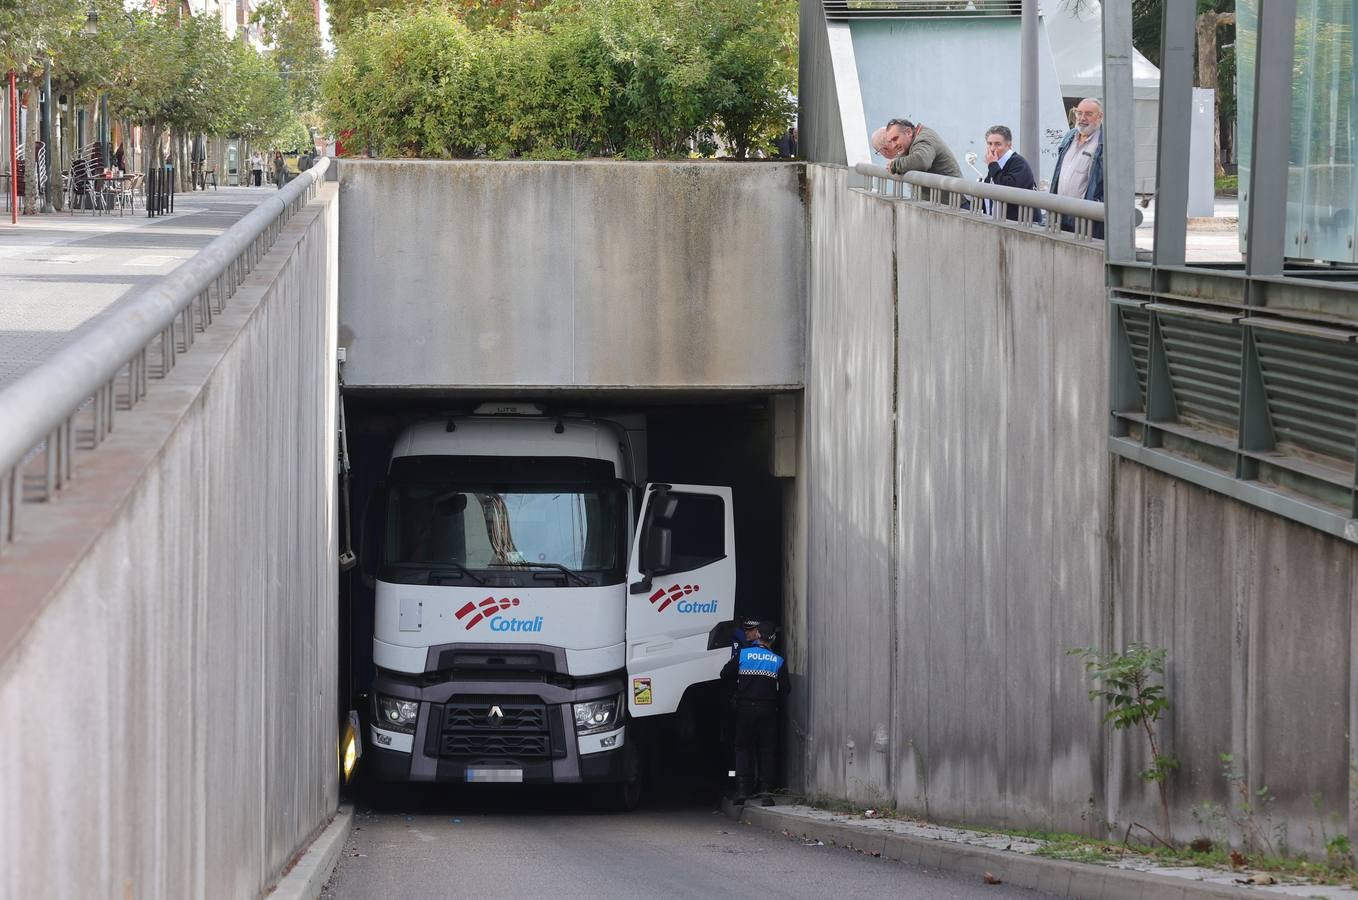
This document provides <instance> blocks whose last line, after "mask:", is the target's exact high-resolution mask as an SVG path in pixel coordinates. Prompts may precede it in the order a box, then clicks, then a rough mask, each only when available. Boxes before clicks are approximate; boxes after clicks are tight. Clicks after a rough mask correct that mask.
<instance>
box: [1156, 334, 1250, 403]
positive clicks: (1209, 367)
mask: <svg viewBox="0 0 1358 900" xmlns="http://www.w3.org/2000/svg"><path fill="white" fill-rule="evenodd" d="M1158 319H1159V323H1160V336H1161V338H1162V339H1163V341H1164V347H1165V359H1166V362H1167V363H1168V364H1169V373H1170V385H1171V387H1172V388H1173V390H1174V402H1175V406H1176V407H1177V409H1178V413H1179V418H1180V419H1181V420H1182V419H1200V420H1204V421H1207V422H1211V423H1214V424H1216V425H1224V426H1226V427H1228V428H1230V429H1232V430H1234V429H1235V428H1236V425H1237V423H1238V421H1239V415H1240V337H1241V335H1240V328H1239V327H1238V326H1234V325H1224V324H1220V323H1217V322H1209V321H1206V320H1203V319H1190V318H1181V317H1178V316H1166V315H1163V314H1161V315H1159V316H1158Z"/></svg>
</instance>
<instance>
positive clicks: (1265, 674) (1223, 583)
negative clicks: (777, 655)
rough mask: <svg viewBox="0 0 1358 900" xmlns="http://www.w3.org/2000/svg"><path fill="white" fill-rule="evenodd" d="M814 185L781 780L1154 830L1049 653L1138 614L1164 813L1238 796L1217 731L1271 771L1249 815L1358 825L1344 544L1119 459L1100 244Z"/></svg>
mask: <svg viewBox="0 0 1358 900" xmlns="http://www.w3.org/2000/svg"><path fill="white" fill-rule="evenodd" d="M807 183H808V194H809V202H810V209H811V232H810V265H811V274H810V279H809V282H808V284H809V297H808V305H809V310H808V314H809V323H810V324H809V332H808V343H807V376H806V391H805V408H804V428H803V437H802V451H801V452H802V459H801V465H800V468H799V472H800V473H801V478H799V484H798V485H797V486H795V488H790V489H789V502H788V503H787V509H788V510H789V520H788V522H787V523H786V539H787V541H788V545H789V547H790V548H791V549H790V550H789V551H788V553H787V556H788V558H789V560H790V561H791V562H790V564H789V566H788V575H787V577H788V578H789V579H790V583H794V584H795V583H796V579H798V578H803V577H804V582H805V585H806V587H805V593H804V595H802V594H799V593H798V591H797V590H788V591H787V595H788V597H789V598H790V605H789V609H788V618H789V639H790V644H789V647H788V656H789V659H790V661H791V663H792V665H793V666H794V667H795V670H796V673H797V675H798V679H799V681H798V683H799V684H800V685H802V687H801V690H802V691H803V692H804V696H802V697H798V698H797V700H796V701H795V702H794V704H793V709H792V716H791V719H792V722H791V728H790V730H789V739H790V741H791V748H792V752H791V763H792V765H791V767H790V771H792V772H793V773H794V774H795V775H796V776H797V777H799V778H800V779H801V780H800V781H799V782H798V784H800V785H801V786H802V787H804V788H805V789H807V790H808V791H809V792H811V793H813V794H829V795H833V796H840V797H845V796H847V797H850V798H853V799H855V800H858V801H861V802H864V803H881V802H884V801H885V800H894V801H895V802H896V803H897V804H899V805H900V806H901V807H903V808H904V809H907V810H909V811H912V812H917V813H923V814H927V815H928V816H930V817H931V818H934V819H938V820H945V821H947V820H952V821H961V822H970V823H978V824H992V825H1003V826H1009V827H1015V828H1022V827H1040V828H1057V829H1063V830H1072V831H1077V832H1089V833H1094V834H1107V833H1109V831H1112V832H1116V834H1117V835H1118V836H1119V837H1120V836H1121V834H1122V832H1123V830H1125V829H1126V827H1127V826H1128V825H1129V824H1130V823H1132V822H1139V823H1142V824H1145V825H1149V826H1151V827H1153V828H1156V829H1157V830H1160V829H1161V819H1162V816H1161V810H1160V803H1159V795H1158V792H1157V791H1156V790H1155V789H1154V788H1153V787H1148V786H1147V785H1145V784H1144V783H1143V782H1142V781H1141V780H1140V779H1139V777H1138V775H1137V773H1138V772H1139V771H1140V770H1142V769H1144V768H1145V767H1146V765H1147V752H1146V749H1145V743H1144V739H1143V737H1142V736H1141V735H1140V734H1139V733H1137V734H1119V735H1111V734H1110V733H1108V732H1107V731H1106V730H1105V729H1104V727H1103V725H1102V724H1101V722H1100V719H1099V717H1100V713H1101V710H1100V708H1099V707H1098V706H1097V705H1096V704H1094V703H1091V702H1090V701H1089V699H1088V698H1087V696H1086V691H1087V689H1088V687H1089V685H1088V684H1087V683H1086V680H1085V676H1084V672H1083V670H1082V667H1081V664H1080V661H1079V660H1078V659H1077V658H1075V657H1071V656H1068V655H1067V651H1068V650H1069V649H1071V648H1076V647H1088V646H1101V647H1108V646H1114V647H1123V646H1126V645H1127V644H1129V643H1131V642H1134V641H1144V642H1146V643H1149V644H1151V645H1152V646H1156V647H1164V648H1167V650H1168V654H1169V655H1168V660H1169V668H1168V672H1167V676H1166V685H1167V694H1168V697H1169V700H1170V702H1171V705H1172V708H1171V711H1170V713H1169V714H1168V716H1167V718H1166V720H1165V722H1164V724H1163V726H1162V731H1163V739H1164V749H1165V752H1167V753H1169V754H1171V755H1174V756H1177V757H1178V759H1179V760H1180V763H1181V769H1180V771H1179V772H1178V773H1176V774H1175V775H1174V776H1173V777H1172V778H1171V780H1170V782H1169V787H1170V802H1171V822H1172V832H1173V834H1174V836H1175V837H1177V838H1179V839H1182V840H1187V839H1190V838H1192V837H1194V836H1197V835H1198V834H1201V833H1206V834H1207V835H1208V836H1209V837H1213V838H1216V839H1219V838H1220V837H1221V836H1222V835H1221V834H1220V833H1213V832H1214V828H1213V827H1212V826H1211V824H1208V823H1206V819H1208V818H1210V815H1207V816H1205V815H1204V813H1205V811H1206V809H1207V806H1206V805H1207V804H1216V805H1218V806H1229V805H1231V804H1233V803H1234V804H1236V805H1237V806H1238V804H1239V801H1240V800H1241V797H1240V796H1238V795H1237V794H1236V793H1235V791H1236V790H1238V785H1235V786H1233V785H1232V784H1231V783H1230V782H1228V780H1227V778H1226V777H1224V776H1223V774H1222V761H1221V758H1220V756H1221V754H1223V753H1227V754H1231V755H1232V757H1233V760H1234V762H1233V764H1232V767H1233V768H1234V769H1235V770H1237V771H1238V772H1240V773H1241V775H1242V778H1243V780H1242V781H1241V782H1240V784H1243V786H1244V788H1245V789H1246V790H1248V791H1249V792H1251V793H1254V792H1257V791H1259V790H1260V789H1264V788H1267V791H1266V793H1267V794H1268V795H1269V796H1271V797H1272V798H1274V799H1273V800H1272V801H1271V802H1269V803H1268V804H1264V806H1267V807H1268V812H1267V814H1265V813H1264V812H1263V811H1260V812H1258V813H1256V823H1257V824H1258V826H1259V827H1260V828H1261V830H1263V831H1264V832H1266V833H1268V834H1269V835H1270V839H1272V840H1274V841H1275V842H1277V841H1279V838H1280V835H1281V836H1283V838H1284V840H1285V842H1286V844H1287V845H1288V846H1290V847H1291V848H1293V849H1301V850H1305V851H1309V852H1312V853H1319V854H1322V855H1323V853H1324V841H1325V839H1326V836H1327V835H1328V836H1334V835H1336V834H1343V833H1345V832H1346V831H1347V833H1349V834H1353V833H1358V813H1355V812H1354V811H1355V810H1358V777H1355V775H1354V773H1355V772H1358V762H1355V759H1358V757H1355V756H1354V754H1353V752H1352V749H1351V739H1350V738H1349V735H1352V734H1355V733H1358V674H1355V673H1358V667H1356V666H1355V665H1354V664H1353V660H1354V657H1355V650H1356V649H1358V627H1355V622H1358V616H1356V615H1355V614H1356V613H1358V547H1355V546H1354V545H1352V544H1349V543H1345V542H1344V541H1341V540H1339V539H1337V538H1332V537H1329V536H1327V535H1325V534H1323V533H1321V532H1318V531H1315V530H1313V529H1310V528H1307V527H1305V526H1303V525H1300V524H1297V523H1295V522H1291V521H1289V520H1285V519H1282V518H1279V517H1277V516H1273V515H1270V514H1268V513H1265V512H1262V511H1260V510H1257V509H1254V508H1253V507H1249V506H1246V505H1244V504H1241V503H1239V502H1237V501H1235V500H1232V499H1230V498H1228V497H1225V496H1222V495H1218V494H1213V493H1211V492H1209V491H1206V490H1204V489H1202V488H1198V487H1195V486H1193V485H1190V484H1187V483H1185V482H1181V481H1177V480H1175V479H1173V478H1170V477H1168V476H1165V475H1162V474H1159V473H1157V472H1154V471H1151V470H1148V469H1145V468H1143V467H1141V466H1138V465H1136V464H1134V463H1130V462H1126V461H1120V460H1119V461H1117V462H1114V461H1113V460H1112V458H1111V457H1110V454H1109V451H1108V446H1107V437H1106V429H1107V408H1108V407H1107V403H1108V399H1107V396H1108V395H1107V368H1108V366H1107V359H1106V347H1107V329H1108V324H1107V314H1108V313H1107V305H1106V304H1107V301H1106V299H1105V297H1104V287H1103V258H1102V252H1101V249H1100V248H1098V247H1090V246H1082V245H1080V244H1076V243H1072V242H1070V241H1068V240H1066V239H1061V238H1058V239H1052V238H1048V237H1046V236H1043V235H1038V234H1031V233H1027V232H1025V231H1023V230H1021V229H1018V228H1016V227H1013V226H1008V225H998V224H994V223H991V222H988V221H980V220H976V219H972V218H970V217H967V216H965V215H962V214H958V213H951V212H942V211H937V210H930V209H926V208H923V207H920V206H915V205H913V204H910V203H908V202H903V201H892V200H886V199H883V198H880V197H875V196H872V195H868V194H865V193H863V192H861V191H854V190H850V189H849V188H848V184H847V172H846V171H845V170H844V169H840V168H834V167H827V166H814V165H813V166H808V175H807ZM893 425H894V427H893ZM803 569H804V576H803V574H802V572H803ZM1254 802H1255V805H1256V807H1260V804H1259V802H1258V799H1257V795H1256V799H1255V801H1254ZM1195 813H1196V816H1195ZM1105 823H1112V824H1111V827H1110V828H1109V830H1108V831H1105V830H1104V824H1105ZM1279 828H1281V829H1282V832H1281V833H1280V832H1278V831H1277V829H1279ZM1235 838H1236V839H1237V840H1238V839H1239V834H1238V833H1237V834H1236V835H1235Z"/></svg>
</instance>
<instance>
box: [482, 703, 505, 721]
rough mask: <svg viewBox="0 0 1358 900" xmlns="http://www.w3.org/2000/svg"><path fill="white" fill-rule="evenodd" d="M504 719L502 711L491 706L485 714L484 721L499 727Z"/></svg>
mask: <svg viewBox="0 0 1358 900" xmlns="http://www.w3.org/2000/svg"><path fill="white" fill-rule="evenodd" d="M504 718H505V713H504V710H502V709H500V707H498V706H492V707H491V708H490V712H488V713H486V721H487V722H489V723H490V724H491V725H499V724H500V723H501V722H503V721H504Z"/></svg>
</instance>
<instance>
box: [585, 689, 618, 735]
mask: <svg viewBox="0 0 1358 900" xmlns="http://www.w3.org/2000/svg"><path fill="white" fill-rule="evenodd" d="M618 708H619V703H618V698H617V697H609V698H608V699H607V700H590V701H589V702H588V703H577V704H575V733H576V734H597V733H598V732H600V731H609V730H610V729H613V728H616V727H617V726H618Z"/></svg>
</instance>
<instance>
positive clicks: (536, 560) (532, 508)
mask: <svg viewBox="0 0 1358 900" xmlns="http://www.w3.org/2000/svg"><path fill="white" fill-rule="evenodd" d="M626 518H627V514H626V506H625V501H624V493H623V489H622V488H621V487H620V486H598V487H594V486H584V485H570V486H568V487H553V486H550V485H537V484H534V485H528V486H516V487H514V488H513V489H507V488H504V487H496V486H489V485H487V486H476V485H448V484H403V485H397V486H394V487H393V489H392V492H391V501H390V505H389V506H388V513H387V536H386V537H387V540H386V552H385V554H384V555H385V561H386V563H387V565H389V566H415V567H426V566H427V567H437V566H439V565H447V564H454V565H456V566H458V567H465V568H466V569H468V570H471V571H474V572H475V571H482V570H485V571H491V572H495V573H496V574H503V573H505V571H506V568H505V567H515V566H524V567H525V569H524V572H525V573H526V574H531V573H530V569H529V567H532V566H537V567H538V568H537V569H536V570H534V571H537V572H539V573H543V578H545V579H546V580H551V578H552V576H551V572H552V570H551V569H550V568H546V567H545V566H544V564H554V565H556V566H564V567H566V568H567V569H571V570H573V571H577V572H592V573H599V574H600V575H603V574H604V573H616V574H617V575H618V577H621V570H622V568H623V565H622V559H623V548H622V545H623V540H624V536H625V535H624V528H625V523H626ZM509 571H513V569H512V568H511V569H509ZM562 574H563V576H564V575H565V573H562ZM601 580H609V579H607V578H606V577H605V578H602V579H601ZM538 583H543V581H541V580H540V581H539V582H538Z"/></svg>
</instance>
